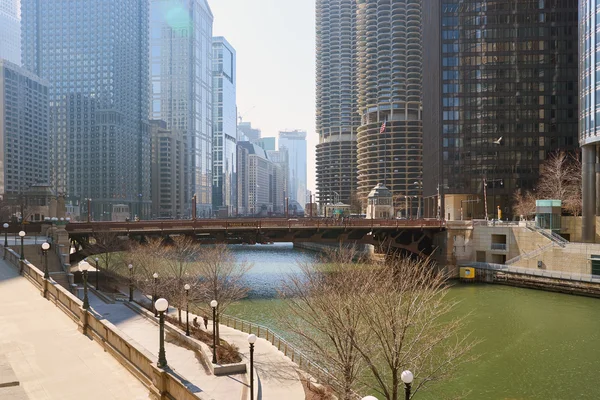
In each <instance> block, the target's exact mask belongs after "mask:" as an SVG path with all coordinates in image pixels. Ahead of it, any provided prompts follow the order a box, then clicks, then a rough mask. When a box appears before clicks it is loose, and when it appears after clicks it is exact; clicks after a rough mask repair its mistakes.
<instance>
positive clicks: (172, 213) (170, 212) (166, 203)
mask: <svg viewBox="0 0 600 400" xmlns="http://www.w3.org/2000/svg"><path fill="white" fill-rule="evenodd" d="M150 132H151V137H152V216H153V217H154V218H177V219H179V218H182V217H183V216H184V213H185V199H184V196H185V191H184V187H183V182H184V154H185V140H184V138H183V135H182V134H181V131H175V132H172V131H171V130H170V129H167V123H166V122H165V121H157V120H154V121H150Z"/></svg>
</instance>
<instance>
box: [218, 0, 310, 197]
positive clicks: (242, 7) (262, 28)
mask: <svg viewBox="0 0 600 400" xmlns="http://www.w3.org/2000/svg"><path fill="white" fill-rule="evenodd" d="M208 3H209V4H210V7H211V9H212V11H213V14H214V17H215V20H214V26H213V34H214V35H215V36H224V37H225V38H226V39H227V40H228V41H229V43H231V45H232V46H233V47H234V48H235V49H236V52H237V78H238V80H237V104H238V112H239V113H240V114H241V115H242V117H243V119H244V121H249V122H252V126H253V127H256V128H260V129H261V130H262V136H263V137H268V136H277V133H278V132H279V131H280V130H286V129H302V130H306V132H307V141H308V188H309V189H310V190H313V191H314V188H315V161H314V159H315V157H314V154H315V145H316V144H317V143H318V138H317V135H316V134H315V2H314V0H208Z"/></svg>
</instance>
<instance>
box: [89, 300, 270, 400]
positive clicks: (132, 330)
mask: <svg viewBox="0 0 600 400" xmlns="http://www.w3.org/2000/svg"><path fill="white" fill-rule="evenodd" d="M89 300H90V306H91V307H92V309H93V310H94V311H96V312H97V313H99V314H101V315H102V316H104V318H106V319H107V320H108V321H110V322H111V323H113V324H114V325H116V326H117V327H118V328H119V329H120V330H122V331H123V332H125V334H127V335H128V336H129V337H131V338H132V339H133V340H135V341H136V342H137V343H139V344H140V345H141V346H143V347H144V348H145V349H146V350H148V351H149V352H150V353H152V354H154V355H155V356H156V357H158V325H157V324H155V323H153V322H151V321H149V320H147V319H146V318H144V317H142V316H141V315H139V314H137V313H136V312H134V311H133V310H131V309H130V308H129V307H127V306H125V305H123V304H121V303H120V302H116V303H115V304H106V303H104V302H103V301H102V300H100V299H99V298H98V297H96V296H95V295H93V294H91V296H90V299H89ZM165 353H166V356H167V363H168V364H169V366H170V367H171V368H172V369H174V370H175V371H177V373H178V374H180V375H181V376H183V377H184V378H185V379H186V380H188V381H190V382H191V383H192V384H193V385H195V386H196V387H197V389H196V390H197V392H196V393H198V394H199V395H200V396H201V397H202V398H203V399H217V400H229V399H235V400H237V399H242V398H247V397H248V395H247V394H246V393H247V392H246V391H248V390H249V389H248V385H247V382H246V376H245V375H230V376H222V377H217V376H215V375H212V373H210V372H209V371H206V369H205V367H204V366H203V365H202V364H200V362H199V361H198V360H197V359H196V355H195V354H194V352H193V351H191V350H188V349H186V348H183V347H180V346H178V345H176V344H173V343H169V342H166V343H165ZM244 394H245V396H244V397H242V396H243V395H244ZM264 399H268V398H266V397H265V398H264Z"/></svg>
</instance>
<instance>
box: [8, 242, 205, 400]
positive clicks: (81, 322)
mask: <svg viewBox="0 0 600 400" xmlns="http://www.w3.org/2000/svg"><path fill="white" fill-rule="evenodd" d="M4 256H5V257H4V258H5V259H6V261H8V263H9V264H11V265H13V266H14V267H16V268H18V269H19V272H20V273H21V275H23V276H24V277H25V278H27V279H28V280H29V281H30V282H31V283H33V285H34V286H35V287H37V288H38V289H39V290H40V291H41V294H42V296H44V297H46V298H47V299H48V300H49V301H52V302H53V303H54V304H55V305H56V306H57V307H58V308H59V309H60V310H62V311H63V312H64V313H65V314H67V315H68V316H69V317H70V318H71V319H73V321H75V322H76V323H77V324H78V328H79V330H80V331H81V332H82V333H83V334H84V335H87V336H89V337H91V338H92V339H94V340H96V341H97V342H98V344H100V345H101V346H102V347H103V348H104V349H105V350H106V351H108V352H109V353H110V354H112V355H113V357H115V359H116V360H117V361H119V362H120V363H121V364H122V365H123V366H124V367H125V368H127V369H128V370H129V371H130V372H131V373H132V374H133V375H134V376H135V377H136V378H137V379H138V380H139V381H140V382H142V384H144V385H145V386H146V388H147V389H148V390H149V391H150V393H152V394H153V395H154V397H156V398H159V399H177V400H192V399H194V400H197V399H202V398H203V397H202V396H200V395H199V394H198V395H196V394H194V393H193V392H192V391H191V390H190V389H189V388H188V386H187V385H188V384H187V381H185V379H183V378H182V377H181V376H179V375H178V374H177V372H176V371H173V370H171V369H161V368H158V367H157V366H156V363H157V361H158V360H157V358H156V357H155V356H154V355H153V354H151V353H149V352H148V351H146V350H145V349H144V348H143V347H142V346H140V345H139V344H138V343H136V342H135V341H134V340H132V339H131V338H130V337H129V336H127V335H126V334H125V333H124V332H122V331H121V330H119V329H118V328H117V327H116V326H114V325H113V324H111V323H110V322H108V321H107V320H106V319H104V318H103V317H102V316H101V315H99V314H97V313H95V312H94V311H93V310H90V311H89V312H88V311H86V310H85V309H84V308H83V302H82V301H81V300H80V299H79V298H77V297H76V296H75V295H73V294H72V293H70V292H69V291H68V290H67V289H65V288H63V287H62V286H60V285H58V284H56V282H54V281H53V280H52V278H50V279H49V280H46V279H44V274H43V272H42V271H40V270H39V269H38V268H37V267H35V266H34V265H33V264H31V263H30V262H28V261H27V260H22V261H21V260H19V254H18V253H16V252H15V251H13V250H12V249H7V248H5V249H4Z"/></svg>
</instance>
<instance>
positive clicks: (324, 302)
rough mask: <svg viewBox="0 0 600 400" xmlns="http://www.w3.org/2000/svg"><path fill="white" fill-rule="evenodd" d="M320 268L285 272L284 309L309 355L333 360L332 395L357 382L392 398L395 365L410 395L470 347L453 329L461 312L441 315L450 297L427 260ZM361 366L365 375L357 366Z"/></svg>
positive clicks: (345, 394) (398, 393) (397, 393)
mask: <svg viewBox="0 0 600 400" xmlns="http://www.w3.org/2000/svg"><path fill="white" fill-rule="evenodd" d="M321 268H322V267H318V269H317V270H316V272H315V270H312V271H310V270H307V269H306V268H303V270H302V276H301V277H297V278H292V279H293V280H292V281H291V284H289V285H288V288H290V289H292V290H291V291H290V293H291V294H293V295H294V297H292V298H291V299H290V300H291V301H290V310H291V311H292V313H293V315H294V316H295V317H296V320H297V322H296V324H297V325H296V329H295V332H299V333H301V332H303V331H304V332H305V333H304V334H302V335H301V336H302V337H303V338H304V345H305V346H306V347H308V348H309V349H310V353H311V354H314V355H321V356H322V357H323V362H324V363H325V365H327V366H328V367H329V366H333V367H332V369H331V371H332V374H334V375H335V379H333V381H334V382H335V385H333V388H334V389H335V390H336V392H337V394H338V395H339V396H340V397H342V398H344V399H347V398H350V397H351V394H350V393H351V392H352V390H355V389H360V387H361V384H362V385H364V386H366V387H368V388H370V389H371V390H372V391H375V392H377V393H379V394H380V395H381V396H382V397H383V398H386V399H389V400H398V399H400V398H401V397H403V390H402V385H403V384H402V381H401V379H400V375H401V373H402V371H403V370H405V369H410V370H411V371H413V373H414V374H415V381H414V383H413V393H416V392H418V391H419V390H422V389H423V388H424V387H425V386H426V385H427V384H428V383H430V382H432V381H436V380H439V379H441V378H443V377H445V376H448V375H449V374H451V373H452V372H453V371H454V369H455V367H456V366H457V365H459V364H460V362H461V361H463V360H465V355H466V353H467V352H468V351H469V350H470V349H471V348H472V346H473V345H474V343H473V342H469V341H467V340H466V339H467V336H466V335H463V334H461V333H460V329H461V328H462V326H463V322H464V318H454V319H453V318H450V317H449V315H448V313H449V312H451V311H452V310H453V309H454V307H455V302H453V301H451V300H449V299H447V298H446V295H447V293H448V290H449V289H448V288H447V286H446V284H445V283H446V278H445V277H444V276H443V275H441V274H440V273H438V272H437V270H436V268H435V265H434V264H433V263H432V262H430V261H429V260H412V259H394V260H391V261H390V260H388V261H387V262H385V263H382V264H376V265H374V264H362V266H359V265H357V264H350V265H345V264H343V263H342V264H338V263H337V262H335V263H333V265H329V266H328V267H327V268H328V271H323V270H322V269H321ZM320 271H321V272H320ZM332 271H337V272H332ZM313 332H318V333H319V334H313ZM361 365H365V366H366V368H365V369H363V370H364V371H365V373H366V374H367V375H366V376H364V375H362V374H361V373H360V372H358V371H359V370H360V369H361V368H360V367H361Z"/></svg>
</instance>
